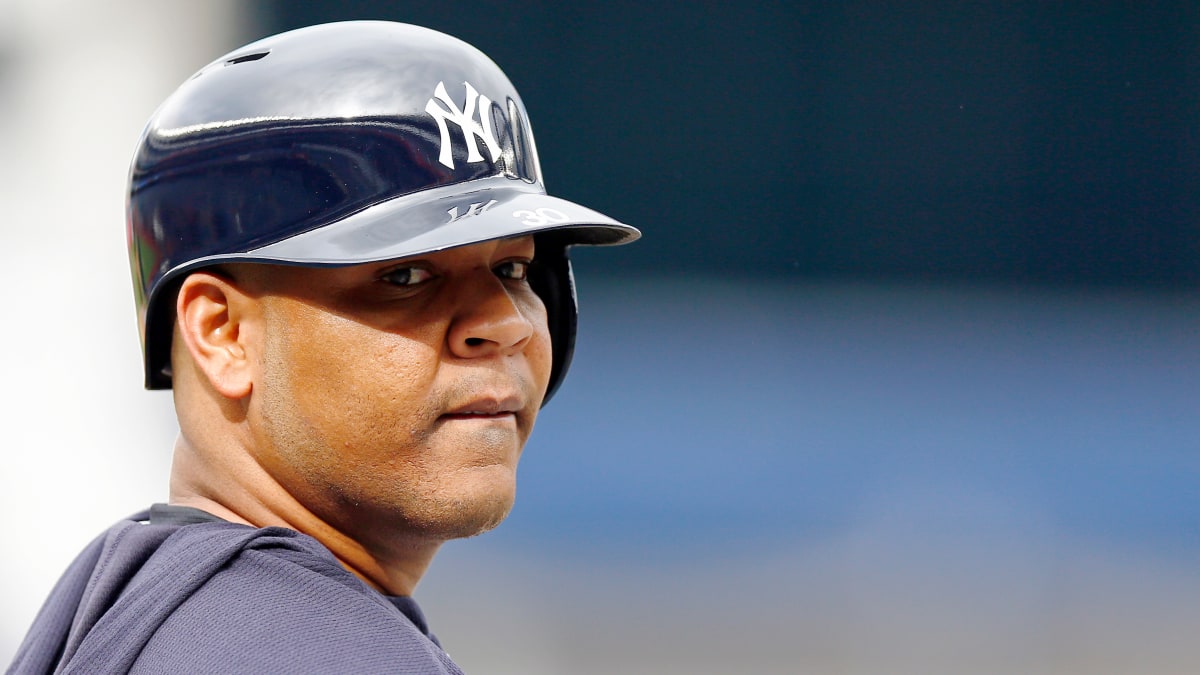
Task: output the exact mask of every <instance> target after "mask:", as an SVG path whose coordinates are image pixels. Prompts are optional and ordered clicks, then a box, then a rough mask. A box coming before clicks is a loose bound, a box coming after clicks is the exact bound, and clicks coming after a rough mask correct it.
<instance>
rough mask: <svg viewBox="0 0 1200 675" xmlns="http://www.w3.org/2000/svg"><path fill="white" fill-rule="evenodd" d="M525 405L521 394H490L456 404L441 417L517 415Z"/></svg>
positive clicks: (465, 417) (493, 417) (489, 417)
mask: <svg viewBox="0 0 1200 675" xmlns="http://www.w3.org/2000/svg"><path fill="white" fill-rule="evenodd" d="M524 407H525V406H524V405H523V404H522V402H521V399H520V397H519V396H495V397H492V396H489V397H485V398H478V399H475V400H473V401H470V402H468V403H464V404H462V405H458V406H455V407H454V408H451V409H450V410H447V411H446V412H444V413H442V415H441V419H466V420H470V419H501V418H506V417H515V416H516V414H517V413H518V412H520V411H521V410H522V409H523V408H524Z"/></svg>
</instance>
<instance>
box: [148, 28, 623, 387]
mask: <svg viewBox="0 0 1200 675" xmlns="http://www.w3.org/2000/svg"><path fill="white" fill-rule="evenodd" d="M128 234H129V256H130V264H131V265H132V267H133V276H134V291H135V295H136V297H137V306H138V319H139V327H140V330H141V337H142V351H143V355H144V357H145V369H146V372H145V374H146V387H147V388H149V389H169V388H170V387H171V372H170V351H171V350H170V346H171V335H172V327H173V322H174V309H175V308H174V303H175V297H176V291H177V290H178V287H179V283H180V282H181V281H182V280H183V278H184V277H185V276H186V275H187V273H188V272H191V271H194V270H197V269H199V268H201V267H205V266H209V265H215V264H219V263H226V262H262V263H277V264H291V265H304V266H341V265H357V264H361V263H368V262H379V261H384V260H391V259H395V258H405V257H409V256H415V255H423V254H427V253H431V252H434V251H439V250H444V249H447V248H452V247H455V246H463V245H467V244H474V243H478V242H482V241H487V240H491V239H498V238H502V237H510V236H516V235H525V234H532V235H534V237H535V239H536V242H537V247H536V251H537V252H536V258H535V260H534V264H533V265H532V266H531V269H530V273H529V277H530V284H531V285H532V287H533V289H534V291H535V292H537V294H538V295H539V296H540V297H541V299H542V300H543V302H544V303H545V305H546V311H547V315H548V318H549V325H550V334H551V344H552V349H553V359H554V363H553V367H552V370H551V376H550V387H549V390H548V391H547V395H546V398H547V399H549V397H550V395H551V394H553V392H554V390H555V389H556V388H557V387H558V385H559V384H561V382H562V379H563V376H564V375H565V374H566V371H567V366H568V365H569V364H570V361H571V352H572V349H573V346H574V341H575V322H576V315H577V307H576V300H575V289H574V283H573V281H572V278H571V264H570V261H569V259H568V257H567V247H569V246H572V245H576V244H587V245H606V244H622V243H625V242H629V241H632V240H634V239H636V238H637V237H638V236H639V233H638V231H637V230H636V229H634V228H632V227H630V226H628V225H624V224H622V223H619V222H617V221H615V220H613V219H612V218H609V217H608V216H605V215H602V214H600V213H597V212H595V211H592V210H590V209H587V208H584V207H582V206H579V205H578V204H574V203H572V202H569V201H565V200H562V199H557V198H554V197H550V196H547V194H546V190H545V187H544V185H543V181H542V176H541V170H540V168H539V166H538V157H537V149H536V147H535V146H534V142H533V134H532V132H531V131H530V127H529V121H528V117H527V115H526V113H525V106H524V105H523V104H522V103H521V99H520V97H519V96H518V95H517V92H516V89H515V88H514V87H513V85H512V83H511V82H509V81H508V78H507V77H505V75H504V73H503V72H501V70H500V68H499V67H498V66H496V64H495V63H493V62H492V61H491V60H490V59H488V57H487V56H485V55H484V54H483V53H481V52H479V51H478V50H476V49H475V48H474V47H471V46H470V45H468V44H466V43H464V42H462V41H460V40H457V39H455V38H452V37H450V36H448V35H444V34H442V33H438V32H436V31H432V30H429V29H426V28H420V27H417V26H409V25H405V24H398V23H390V22H383V21H352V22H344V23H334V24H326V25H322V26H313V27H309V28H302V29H299V30H294V31H290V32H287V33H283V34H280V35H276V36H274V37H269V38H266V39H263V40H260V41H258V42H255V43H253V44H250V45H247V46H245V47H243V48H241V49H238V50H235V51H233V52H231V53H230V54H227V55H226V56H224V57H222V58H220V59H218V60H216V61H214V62H213V63H211V64H209V65H208V66H206V67H205V68H204V69H202V70H201V71H200V72H198V73H196V74H195V75H194V76H192V78H191V79H189V80H188V81H187V82H185V83H184V84H183V86H181V87H180V88H179V89H178V90H176V91H175V93H173V94H172V95H171V96H170V97H169V98H168V99H167V100H166V102H164V103H163V105H162V106H161V107H160V108H159V109H158V111H157V112H155V114H154V116H153V117H152V118H151V119H150V122H149V123H148V125H147V127H146V130H145V132H144V133H143V134H142V137H141V140H140V141H139V143H138V147H137V152H136V154H135V156H134V160H133V166H132V167H131V169H130V179H129V204H128Z"/></svg>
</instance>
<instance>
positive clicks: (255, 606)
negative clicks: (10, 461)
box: [134, 524, 458, 673]
mask: <svg viewBox="0 0 1200 675" xmlns="http://www.w3.org/2000/svg"><path fill="white" fill-rule="evenodd" d="M209 530H211V531H209ZM252 533H253V534H252V536H250V537H249V538H244V537H240V536H239V535H238V533H237V532H234V531H226V529H225V528H222V527H220V525H219V524H201V525H192V526H188V527H187V528H182V529H181V530H180V532H179V533H178V535H177V536H178V539H179V540H177V541H170V540H169V541H168V542H165V544H166V545H164V547H163V549H162V550H161V553H163V554H164V555H163V560H161V561H156V565H155V566H156V567H157V564H166V565H167V566H173V565H174V564H175V562H176V559H177V558H178V557H179V556H184V557H186V556H189V555H191V553H192V552H193V543H194V542H201V541H204V540H211V539H214V538H215V539H219V540H225V541H224V543H223V544H222V545H221V546H224V547H233V548H236V552H235V553H234V554H233V555H230V556H228V558H227V560H226V561H225V562H224V564H222V565H221V567H220V568H219V569H217V570H214V571H213V573H212V574H208V575H206V579H205V581H204V583H202V584H199V585H197V586H196V587H195V588H194V589H192V590H191V591H190V592H188V593H187V595H186V597H185V598H183V599H182V600H181V602H180V603H179V604H178V606H177V607H175V608H174V609H173V610H172V611H171V612H170V613H169V615H167V616H165V617H164V619H163V621H162V623H161V625H159V626H158V628H157V630H155V631H154V633H153V635H152V636H151V637H150V639H149V641H148V642H147V643H146V645H145V647H144V648H143V650H142V652H141V654H140V656H139V657H138V659H137V661H136V663H135V668H134V670H135V671H144V672H169V671H173V670H174V669H176V668H178V667H180V666H184V665H186V666H187V668H188V669H189V671H190V672H233V671H237V672H250V671H256V672H258V671H262V670H263V669H270V670H277V671H279V672H285V671H286V672H366V673H369V672H395V671H397V670H402V671H404V672H410V671H411V672H452V673H453V672H458V671H457V669H456V668H455V667H454V666H453V664H452V663H451V662H450V660H449V659H448V658H447V657H446V656H445V654H444V653H443V652H442V651H441V649H439V648H438V647H437V646H436V645H435V644H434V643H433V642H432V641H431V640H430V639H429V638H428V637H426V636H425V635H424V634H423V633H422V632H421V631H420V630H419V629H418V628H417V627H416V626H415V625H414V624H413V622H412V621H410V620H409V619H408V617H406V616H405V615H404V614H403V613H401V612H400V610H399V609H397V608H396V606H395V605H393V604H392V603H391V602H389V601H388V600H387V599H386V598H385V597H383V596H382V595H380V594H379V593H376V592H375V591H373V590H371V589H369V588H368V587H367V586H366V585H365V584H364V583H363V582H362V581H360V580H359V579H358V578H357V577H355V576H354V575H352V574H350V573H349V572H347V571H346V570H345V568H343V567H342V566H341V565H340V564H339V563H338V562H337V560H336V559H335V558H334V557H333V555H332V554H330V553H329V552H328V550H326V549H325V548H324V547H323V546H321V545H320V544H319V543H318V542H316V540H314V539H312V538H310V537H307V536H305V535H302V534H299V533H296V532H293V531H291V530H285V529H282V528H266V529H262V530H252ZM174 537H175V535H173V538H174ZM218 548H220V547H218ZM219 557H220V555H218V558H219Z"/></svg>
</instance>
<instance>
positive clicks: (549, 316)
mask: <svg viewBox="0 0 1200 675" xmlns="http://www.w3.org/2000/svg"><path fill="white" fill-rule="evenodd" d="M556 239H558V238H557V237H554V236H553V234H552V233H547V234H544V235H538V236H536V237H535V239H534V240H535V242H536V247H537V254H536V256H535V258H534V264H533V265H532V266H530V269H529V285H530V287H531V288H533V292H534V293H537V295H538V297H540V298H541V299H542V303H543V304H545V305H546V323H547V325H548V326H549V327H550V348H551V350H552V352H551V353H552V354H553V363H552V365H551V368H550V385H549V386H548V387H547V388H546V397H545V398H544V399H542V405H543V406H545V405H546V402H547V401H549V400H550V397H551V396H553V395H554V392H555V391H557V390H558V387H559V385H560V384H562V381H563V378H565V377H566V374H567V368H568V367H570V365H571V357H572V355H573V354H574V352H575V326H576V321H577V318H578V306H577V304H576V302H577V301H576V298H575V279H574V276H573V275H572V274H571V260H570V258H568V257H567V246H566V244H564V243H563V242H562V241H561V240H557V241H556Z"/></svg>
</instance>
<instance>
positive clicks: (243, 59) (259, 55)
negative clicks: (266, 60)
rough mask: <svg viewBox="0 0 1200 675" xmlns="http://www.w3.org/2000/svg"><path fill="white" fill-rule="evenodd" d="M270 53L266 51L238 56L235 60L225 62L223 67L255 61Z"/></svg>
mask: <svg viewBox="0 0 1200 675" xmlns="http://www.w3.org/2000/svg"><path fill="white" fill-rule="evenodd" d="M270 53H271V52H270V50H267V51H265V52H258V53H257V54H246V55H245V56H238V57H236V58H232V59H229V60H228V61H226V62H225V65H227V66H232V65H234V64H237V63H245V62H247V61H257V60H259V59H261V58H262V57H264V56H266V55H267V54H270Z"/></svg>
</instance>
